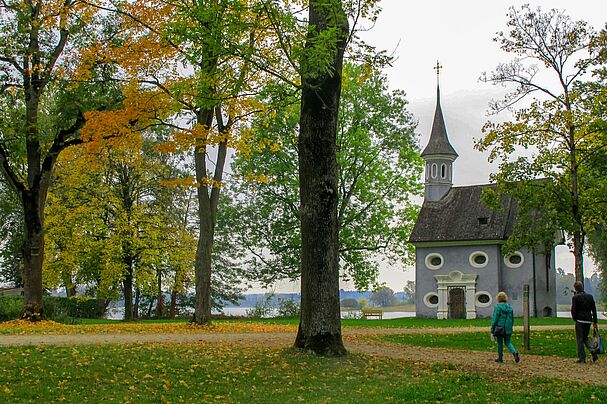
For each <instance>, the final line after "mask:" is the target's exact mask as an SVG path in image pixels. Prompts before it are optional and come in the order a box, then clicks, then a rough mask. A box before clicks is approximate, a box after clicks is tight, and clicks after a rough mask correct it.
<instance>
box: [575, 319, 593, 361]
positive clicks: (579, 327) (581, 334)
mask: <svg viewBox="0 0 607 404" xmlns="http://www.w3.org/2000/svg"><path fill="white" fill-rule="evenodd" d="M591 325H592V324H588V323H580V322H579V321H576V322H575V342H576V343H577V357H578V359H580V360H585V359H586V351H585V350H584V346H586V347H587V348H588V350H589V351H590V352H591V353H592V348H590V341H588V334H590V326H591Z"/></svg>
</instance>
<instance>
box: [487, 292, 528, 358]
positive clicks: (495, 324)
mask: <svg viewBox="0 0 607 404" xmlns="http://www.w3.org/2000/svg"><path fill="white" fill-rule="evenodd" d="M513 323H514V310H512V306H510V304H508V295H507V294H506V293H504V292H499V293H498V294H497V304H496V305H495V308H494V309H493V317H492V318H491V335H494V336H495V337H496V338H497V359H496V360H495V361H496V362H498V363H502V362H503V361H504V344H506V348H508V350H509V351H510V352H511V353H512V356H514V362H516V363H519V361H520V360H521V358H520V356H519V354H518V351H517V350H516V348H515V347H514V345H512V343H511V342H510V338H511V337H512V325H513ZM500 327H502V328H503V330H504V331H503V332H500V330H499V329H500Z"/></svg>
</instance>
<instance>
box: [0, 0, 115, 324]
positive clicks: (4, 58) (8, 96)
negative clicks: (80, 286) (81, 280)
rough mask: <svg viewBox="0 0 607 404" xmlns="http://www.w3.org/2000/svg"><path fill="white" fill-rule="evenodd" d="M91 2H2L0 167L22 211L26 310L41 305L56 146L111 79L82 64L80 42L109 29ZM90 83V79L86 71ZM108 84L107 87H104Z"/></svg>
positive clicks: (34, 313)
mask: <svg viewBox="0 0 607 404" xmlns="http://www.w3.org/2000/svg"><path fill="white" fill-rule="evenodd" d="M102 17H103V16H101V15H100V14H99V13H97V12H96V10H95V9H94V8H92V7H91V6H90V5H88V4H86V3H83V2H80V1H75V0H49V1H35V0H23V1H21V0H19V1H17V0H7V1H3V2H2V4H0V88H1V92H0V98H1V100H0V105H2V109H1V110H0V122H1V129H0V173H1V174H2V175H3V176H4V179H5V180H6V183H7V184H8V185H9V186H10V187H11V188H12V189H13V191H14V192H16V193H17V195H18V199H19V200H20V202H21V205H22V206H21V211H22V213H23V226H24V237H23V243H22V248H21V250H22V262H23V272H22V279H23V286H24V297H25V305H24V315H25V317H28V318H32V319H35V318H37V317H38V315H39V314H40V312H41V309H42V264H43V257H44V236H43V234H44V208H45V203H46V197H47V192H48V188H49V186H50V181H51V178H52V172H53V168H54V166H55V163H56V161H57V158H58V156H59V155H60V153H61V152H62V151H63V150H65V149H66V148H68V147H69V146H72V145H74V144H78V143H82V141H83V140H82V138H81V129H82V128H83V126H84V125H85V123H86V118H85V114H86V113H87V111H91V110H95V109H99V108H106V107H107V106H108V105H112V104H111V103H109V104H108V103H107V98H108V96H110V98H112V97H113V96H114V95H115V92H113V90H114V89H115V84H114V83H113V82H108V81H104V80H102V79H100V78H101V77H102V75H100V74H98V73H99V70H100V69H101V64H98V65H97V64H95V65H94V66H89V67H90V68H89V69H86V70H87V75H82V74H81V73H82V72H83V71H82V70H80V69H79V67H80V66H81V65H82V62H83V59H84V57H83V55H84V53H85V52H84V51H85V49H87V48H88V47H89V46H90V45H91V44H93V43H94V42H96V41H99V40H102V38H103V37H104V36H105V35H106V34H107V33H108V31H107V30H105V29H104V28H105V27H104V24H103V23H102ZM93 76H94V77H95V79H96V80H95V85H94V86H92V85H91V80H90V79H91V77H93ZM108 89H109V90H110V91H109V92H108V91H106V90H108Z"/></svg>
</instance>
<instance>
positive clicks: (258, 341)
mask: <svg viewBox="0 0 607 404" xmlns="http://www.w3.org/2000/svg"><path fill="white" fill-rule="evenodd" d="M534 329H571V327H569V326H550V327H534ZM487 331H488V330H487V328H486V327H467V328H441V329H428V328H426V329H419V328H418V329H410V328H408V329H397V328H383V329H370V328H366V329H351V328H348V329H345V330H344V339H345V343H346V347H347V348H348V350H350V351H351V352H359V353H364V354H367V355H372V356H380V357H387V358H392V359H396V360H404V361H407V362H412V363H420V364H435V363H450V364H453V365H455V366H456V368H458V369H462V370H469V371H474V372H480V373H483V374H487V375H490V376H498V375H501V377H504V375H508V377H512V378H517V379H518V378H522V379H526V378H529V377H539V376H542V377H549V378H558V379H563V380H570V381H576V382H581V383H589V384H594V385H602V386H607V358H605V357H604V356H603V357H601V358H600V359H599V361H598V362H597V363H587V364H585V365H578V364H576V363H575V360H574V359H571V358H558V357H546V356H536V355H524V354H523V355H522V356H521V358H522V359H521V362H520V363H518V364H515V363H514V361H513V360H512V357H511V356H509V355H508V354H507V355H506V358H505V362H504V363H503V364H499V363H495V362H494V359H495V356H496V354H495V353H494V352H476V351H463V350H452V349H445V348H425V347H418V346H407V345H399V344H389V343H383V342H376V341H361V340H360V338H357V336H369V335H387V334H405V333H415V334H419V333H461V332H487ZM294 340H295V334H294V333H238V334H225V333H222V334H213V333H199V334H77V335H3V336H0V346H24V345H80V344H134V343H230V344H236V345H241V346H264V347H277V348H278V347H285V346H290V345H291V344H292V343H293V341H294ZM571 343H572V344H573V343H574V341H573V338H572V341H571Z"/></svg>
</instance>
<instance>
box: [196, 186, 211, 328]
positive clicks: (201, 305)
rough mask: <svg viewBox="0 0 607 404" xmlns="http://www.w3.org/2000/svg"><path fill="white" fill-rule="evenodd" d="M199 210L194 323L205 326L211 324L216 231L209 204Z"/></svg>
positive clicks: (201, 204) (200, 205) (204, 204)
mask: <svg viewBox="0 0 607 404" xmlns="http://www.w3.org/2000/svg"><path fill="white" fill-rule="evenodd" d="M201 188H202V187H201ZM199 193H200V188H199ZM199 199H200V198H199ZM198 209H199V223H200V230H199V233H198V247H197V250H196V263H195V271H196V307H195V311H194V321H195V322H196V323H197V324H205V323H210V322H211V253H212V249H213V233H214V231H213V218H211V212H210V209H209V205H208V203H206V202H204V201H203V202H202V203H200V204H199V208H198Z"/></svg>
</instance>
